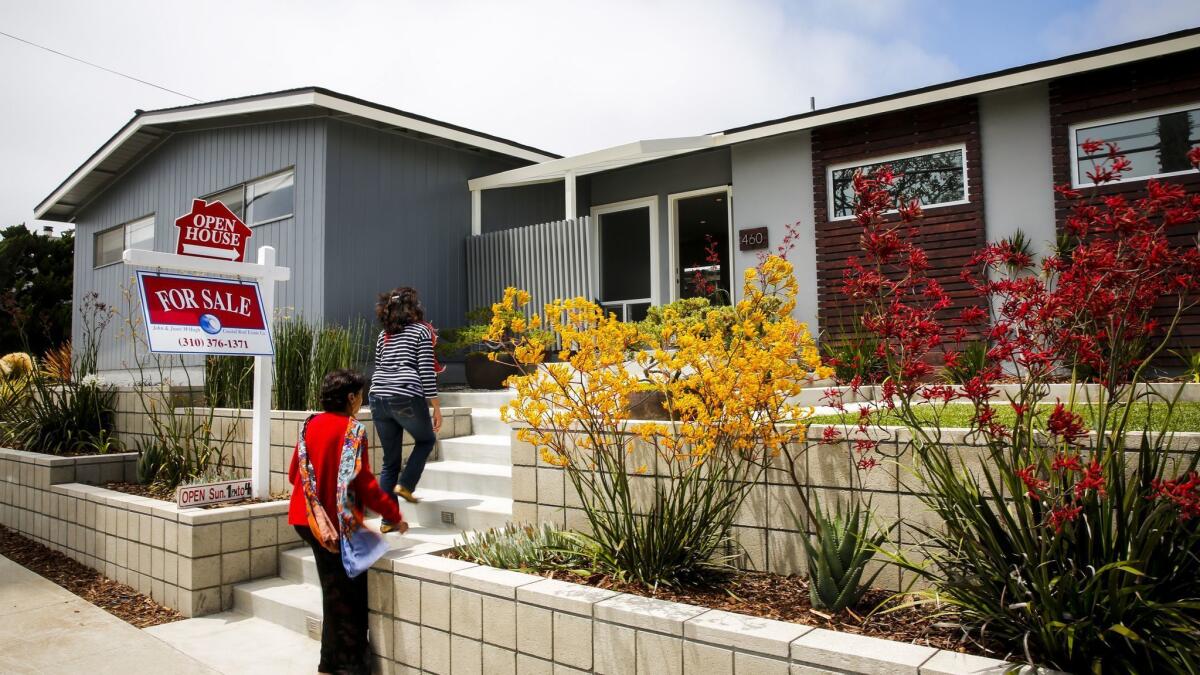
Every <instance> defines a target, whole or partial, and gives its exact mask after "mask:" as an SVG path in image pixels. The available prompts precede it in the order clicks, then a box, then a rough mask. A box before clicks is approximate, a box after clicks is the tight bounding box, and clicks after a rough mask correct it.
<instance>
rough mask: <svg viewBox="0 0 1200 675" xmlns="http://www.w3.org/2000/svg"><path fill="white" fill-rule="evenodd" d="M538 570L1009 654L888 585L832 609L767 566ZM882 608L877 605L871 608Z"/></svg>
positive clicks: (662, 596) (810, 622)
mask: <svg viewBox="0 0 1200 675" xmlns="http://www.w3.org/2000/svg"><path fill="white" fill-rule="evenodd" d="M442 555H444V556H445V557H447V558H456V559H460V560H461V559H462V558H461V556H459V555H458V554H457V552H456V551H454V550H453V549H451V550H449V551H446V552H444V553H442ZM522 571H529V572H530V573H533V574H540V575H541V576H544V577H547V578H550V579H558V580H559V581H569V582H572V583H577V584H586V585H589V586H595V587H597V588H604V589H608V590H613V591H617V592H619V593H631V594H633V595H641V596H644V597H649V598H657V599H659V600H667V601H670V602H682V603H686V604H689V605H697V606H700V607H707V608H709V609H720V610H724V611H727V612H735V613H738V614H747V615H750V616H757V617H762V618H765V619H774V620H776V621H788V622H791V623H798V624H803V625H805V626H815V627H817V628H825V629H828V630H836V631H841V632H843V633H856V634H858V635H867V636H871V637H877V638H884V639H886V640H895V641H897V642H908V643H912V644H916V645H926V646H929V647H935V648H937V649H947V650H950V651H955V652H964V653H968V654H978V655H981V656H989V657H991V658H1005V655H1004V652H1003V651H1001V650H999V649H997V648H996V647H997V646H996V645H987V644H982V643H980V642H979V641H977V640H974V639H972V638H970V637H968V636H967V635H965V634H964V633H963V631H962V629H961V628H959V627H958V626H955V625H953V622H952V621H950V620H949V619H948V618H946V617H941V618H933V617H931V616H930V612H929V610H928V609H922V608H917V607H912V608H906V609H898V610H894V611H891V612H884V611H883V610H882V608H884V607H892V606H896V605H899V604H902V603H903V602H904V600H903V599H896V598H894V597H893V596H894V594H893V593H890V592H888V591H868V592H867V593H866V595H865V596H864V597H863V599H862V601H861V602H860V603H859V606H858V607H857V608H855V610H847V611H844V612H841V613H839V614H830V613H827V612H824V611H821V610H818V609H815V608H813V606H812V603H811V602H810V601H809V595H808V580H807V579H805V578H804V577H799V576H782V575H779V574H768V573H764V572H739V573H737V574H734V575H732V576H731V577H729V579H728V581H726V582H725V583H724V584H723V585H722V586H721V587H720V588H692V589H665V588H659V589H656V590H654V589H649V588H646V587H645V586H641V585H639V584H631V583H626V582H621V581H618V580H616V579H613V578H612V577H609V576H605V575H601V574H596V575H593V576H591V577H581V576H579V575H578V574H575V573H572V572H567V571H543V572H536V571H530V570H522ZM876 608H880V609H879V610H878V611H874V612H873V611H872V610H875V609H876Z"/></svg>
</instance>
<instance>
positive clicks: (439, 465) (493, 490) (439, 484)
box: [400, 461, 512, 522]
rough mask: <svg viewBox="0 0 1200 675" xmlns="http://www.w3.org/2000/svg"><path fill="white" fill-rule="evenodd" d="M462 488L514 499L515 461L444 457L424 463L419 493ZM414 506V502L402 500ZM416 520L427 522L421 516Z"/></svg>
mask: <svg viewBox="0 0 1200 675" xmlns="http://www.w3.org/2000/svg"><path fill="white" fill-rule="evenodd" d="M430 491H432V492H462V493H466V494H472V495H479V496H481V497H504V498H505V499H512V465H511V464H509V465H504V464H482V463H479V462H471V461H441V462H430V463H429V464H426V465H425V473H423V474H422V475H421V483H420V484H419V485H418V486H417V491H416V493H415V494H416V496H417V497H419V498H423V496H424V495H425V494H426V493H427V492H430ZM406 506H407V507H409V508H412V505H411V504H404V503H401V504H400V509H401V510H404V507H406ZM417 522H424V521H420V520H418V521H417Z"/></svg>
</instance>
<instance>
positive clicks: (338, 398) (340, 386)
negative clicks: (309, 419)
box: [321, 368, 367, 412]
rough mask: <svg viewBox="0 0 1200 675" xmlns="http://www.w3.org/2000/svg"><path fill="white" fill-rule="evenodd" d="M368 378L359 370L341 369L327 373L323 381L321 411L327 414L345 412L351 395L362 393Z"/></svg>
mask: <svg viewBox="0 0 1200 675" xmlns="http://www.w3.org/2000/svg"><path fill="white" fill-rule="evenodd" d="M366 384H367V378H365V377H363V374H362V373H360V372H358V371H357V370H350V369H349V368H341V369H338V370H331V371H329V372H328V373H325V379H324V380H322V381H321V409H322V410H324V411H325V412H345V410H346V406H347V405H349V404H350V394H354V393H356V392H361V391H362V390H363V387H364V386H365V385H366Z"/></svg>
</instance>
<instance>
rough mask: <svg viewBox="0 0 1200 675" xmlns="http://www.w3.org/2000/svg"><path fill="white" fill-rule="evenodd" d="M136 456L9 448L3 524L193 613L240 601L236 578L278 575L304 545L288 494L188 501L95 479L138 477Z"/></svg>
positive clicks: (0, 495)
mask: <svg viewBox="0 0 1200 675" xmlns="http://www.w3.org/2000/svg"><path fill="white" fill-rule="evenodd" d="M136 461H137V455H136V454H135V453H122V454H116V455H98V456H93V457H52V456H48V455H40V454H35V453H30V452H22V451H19V450H9V449H6V448H0V479H2V480H0V524H3V525H4V526H6V527H8V528H10V529H13V530H16V531H17V532H19V533H21V534H22V535H25V536H26V537H29V538H30V539H33V540H35V541H38V542H40V543H42V544H45V545H46V546H48V547H49V548H51V549H53V550H56V551H59V552H61V553H63V554H65V555H67V556H69V557H70V558H72V559H74V560H76V561H78V562H79V563H81V564H84V565H87V566H88V567H91V568H92V569H95V570H97V571H98V572H100V573H102V574H104V576H106V577H108V578H109V579H113V580H115V581H118V582H120V583H123V584H127V585H129V586H131V587H133V588H135V589H137V591H138V592H140V593H145V594H147V595H149V596H150V597H152V598H154V600H155V601H157V602H159V603H161V604H163V605H166V606H167V607H171V608H173V609H177V610H179V611H180V612H181V613H183V614H184V615H185V616H201V615H203V614H211V613H213V612H219V611H221V610H223V609H229V608H231V607H232V606H233V584H236V583H240V582H242V581H246V580H249V579H255V578H259V577H271V576H275V575H276V574H277V566H278V564H279V551H280V549H281V548H291V547H293V546H296V545H298V544H299V539H298V538H297V537H296V533H295V530H293V529H292V527H291V526H290V525H288V524H287V503H286V502H271V503H265V504H248V505H240V506H229V507H224V508H217V509H185V510H180V509H178V508H176V506H175V505H174V504H172V503H170V502H164V501H160V500H157V499H149V498H146V497H138V496H135V495H129V494H125V493H121V492H115V491H113V490H107V489H105V488H102V487H97V486H95V485H92V484H88V483H104V482H109V481H121V480H132V478H133V472H134V465H135V463H136Z"/></svg>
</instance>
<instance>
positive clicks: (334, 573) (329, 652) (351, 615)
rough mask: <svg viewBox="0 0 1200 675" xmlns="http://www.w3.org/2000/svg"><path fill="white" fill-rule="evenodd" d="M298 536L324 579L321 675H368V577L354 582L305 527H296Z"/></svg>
mask: <svg viewBox="0 0 1200 675" xmlns="http://www.w3.org/2000/svg"><path fill="white" fill-rule="evenodd" d="M295 527H296V533H297V534H299V535H300V538H301V539H303V540H304V541H305V542H307V543H308V546H309V548H311V549H312V551H313V555H314V556H316V558H317V576H319V577H320V578H321V600H322V605H321V606H322V609H323V611H324V617H323V618H322V621H321V665H320V666H319V667H318V668H317V669H318V670H319V671H320V672H322V673H334V674H336V675H369V674H370V672H371V645H370V643H369V642H368V641H367V575H366V574H360V575H358V577H357V578H355V579H351V578H350V577H348V576H346V569H345V568H344V567H342V556H340V555H338V554H336V553H330V552H329V551H326V550H325V548H324V547H323V546H321V545H320V544H319V543H317V540H316V538H314V537H313V535H312V531H311V530H309V529H308V526H306V525H296V526H295Z"/></svg>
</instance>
